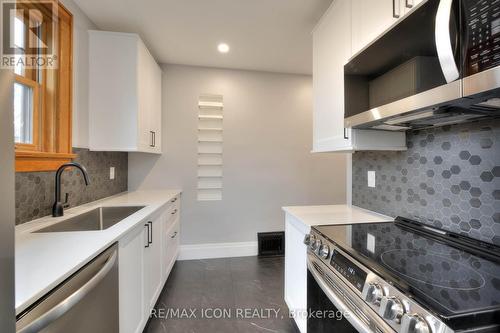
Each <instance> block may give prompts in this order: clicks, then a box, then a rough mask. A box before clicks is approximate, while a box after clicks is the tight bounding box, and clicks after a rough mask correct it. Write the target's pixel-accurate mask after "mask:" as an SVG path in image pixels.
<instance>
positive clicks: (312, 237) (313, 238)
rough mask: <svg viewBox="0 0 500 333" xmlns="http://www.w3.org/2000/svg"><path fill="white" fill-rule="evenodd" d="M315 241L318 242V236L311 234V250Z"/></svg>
mask: <svg viewBox="0 0 500 333" xmlns="http://www.w3.org/2000/svg"><path fill="white" fill-rule="evenodd" d="M314 242H316V236H314V235H310V236H309V248H311V250H312V247H313V245H314Z"/></svg>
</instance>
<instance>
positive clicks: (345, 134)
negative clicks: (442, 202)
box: [344, 127, 349, 140]
mask: <svg viewBox="0 0 500 333" xmlns="http://www.w3.org/2000/svg"><path fill="white" fill-rule="evenodd" d="M344 139H346V140H349V136H348V135H347V128H345V127H344Z"/></svg>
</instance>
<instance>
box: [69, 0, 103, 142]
mask: <svg viewBox="0 0 500 333" xmlns="http://www.w3.org/2000/svg"><path fill="white" fill-rule="evenodd" d="M61 2H62V3H63V5H64V6H65V7H66V8H67V9H68V10H69V11H70V12H71V13H72V14H73V147H79V148H88V146H89V134H88V132H89V112H88V109H89V98H88V97H89V86H88V85H89V56H88V54H89V37H88V30H95V29H96V28H97V27H96V25H95V24H94V23H93V22H92V21H90V19H89V18H88V17H87V15H85V13H84V12H83V11H82V10H81V9H80V7H78V6H77V5H76V4H75V3H74V1H73V0H61Z"/></svg>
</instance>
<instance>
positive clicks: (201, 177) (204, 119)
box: [197, 95, 224, 201]
mask: <svg viewBox="0 0 500 333" xmlns="http://www.w3.org/2000/svg"><path fill="white" fill-rule="evenodd" d="M223 110H224V103H223V97H222V96H221V95H201V96H200V98H199V100H198V175H197V176H198V182H197V198H198V201H219V200H222V189H223V184H222V174H223V173H222V167H223V160H222V156H223V155H222V145H223V119H224V115H223Z"/></svg>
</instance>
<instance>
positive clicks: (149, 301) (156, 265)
mask: <svg viewBox="0 0 500 333" xmlns="http://www.w3.org/2000/svg"><path fill="white" fill-rule="evenodd" d="M163 221H164V220H163V218H162V216H160V217H156V218H154V219H151V220H149V221H148V222H147V224H149V230H148V232H149V241H150V242H149V246H148V247H146V248H144V258H145V259H144V260H145V268H144V272H145V284H144V294H145V297H146V300H145V310H146V315H147V316H149V311H150V310H151V309H152V308H153V307H154V305H155V303H156V300H157V298H158V296H159V295H160V292H161V288H162V286H163V284H162V269H161V251H162V237H161V235H162V224H163Z"/></svg>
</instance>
